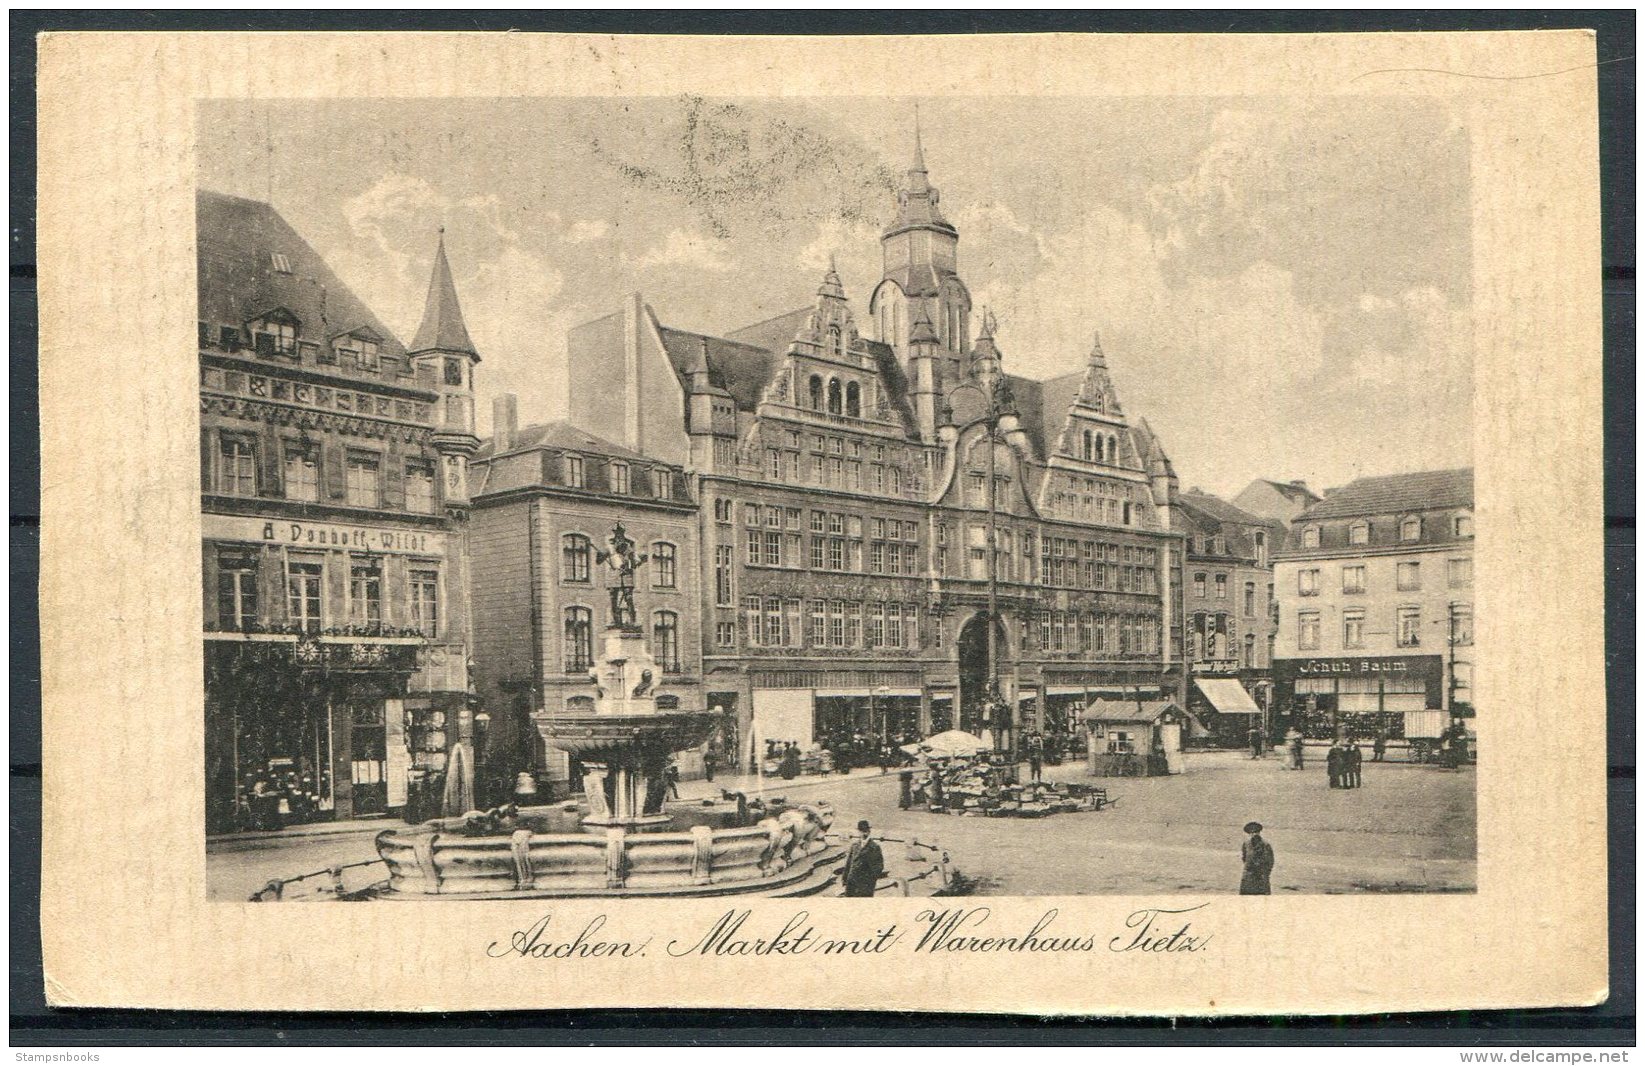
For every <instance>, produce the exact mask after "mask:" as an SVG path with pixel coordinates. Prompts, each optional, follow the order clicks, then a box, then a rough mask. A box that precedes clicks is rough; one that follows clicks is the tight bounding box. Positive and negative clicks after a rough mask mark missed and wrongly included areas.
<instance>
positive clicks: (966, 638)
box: [956, 611, 1005, 736]
mask: <svg viewBox="0 0 1645 1066" xmlns="http://www.w3.org/2000/svg"><path fill="white" fill-rule="evenodd" d="M956 643H957V650H958V654H959V675H960V720H959V728H961V729H963V730H965V731H966V732H967V733H974V734H976V735H978V736H981V735H982V731H983V729H984V728H986V723H984V721H983V703H984V701H985V700H986V699H987V698H988V682H989V679H990V678H991V677H992V676H993V669H992V663H991V662H990V661H989V658H988V612H987V611H978V612H977V613H976V614H974V615H972V616H971V619H970V620H969V621H968V622H966V623H965V625H964V626H963V627H961V629H960V639H959V640H958V641H957V642H956ZM1004 654H1005V627H1004V626H1002V625H1001V624H1000V623H999V622H998V621H997V620H996V621H995V623H994V655H995V657H996V658H998V657H1000V656H1003V655H1004ZM996 729H997V727H996Z"/></svg>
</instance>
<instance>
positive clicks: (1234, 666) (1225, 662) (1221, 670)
mask: <svg viewBox="0 0 1645 1066" xmlns="http://www.w3.org/2000/svg"><path fill="white" fill-rule="evenodd" d="M1194 673H1196V674H1237V673H1239V660H1238V659H1196V660H1194Z"/></svg>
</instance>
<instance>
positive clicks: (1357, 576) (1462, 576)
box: [1195, 557, 1474, 596]
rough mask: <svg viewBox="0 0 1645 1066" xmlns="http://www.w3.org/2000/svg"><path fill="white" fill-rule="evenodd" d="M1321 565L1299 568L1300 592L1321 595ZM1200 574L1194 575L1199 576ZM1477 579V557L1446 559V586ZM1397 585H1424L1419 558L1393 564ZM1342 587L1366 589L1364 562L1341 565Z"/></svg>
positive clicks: (1405, 587) (1414, 588)
mask: <svg viewBox="0 0 1645 1066" xmlns="http://www.w3.org/2000/svg"><path fill="white" fill-rule="evenodd" d="M1319 575H1320V572H1319V569H1318V568H1316V567H1310V568H1309V569H1306V570H1298V571H1297V595H1298V596H1318V595H1319V590H1320V583H1319ZM1200 576H1201V575H1195V577H1196V580H1197V579H1198V577H1200ZM1473 583H1474V560H1473V559H1472V558H1469V557H1463V558H1460V559H1447V560H1445V584H1446V587H1447V588H1453V589H1457V588H1468V587H1469V586H1471V585H1473ZM1394 587H1395V588H1396V589H1398V590H1399V591H1400V592H1416V591H1419V590H1420V589H1421V588H1422V563H1421V562H1420V561H1415V560H1412V561H1407V562H1397V563H1395V564H1394ZM1342 591H1343V592H1344V593H1346V594H1350V595H1352V594H1356V593H1361V592H1364V591H1365V564H1364V563H1347V564H1344V565H1343V567H1342Z"/></svg>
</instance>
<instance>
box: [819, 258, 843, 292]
mask: <svg viewBox="0 0 1645 1066" xmlns="http://www.w3.org/2000/svg"><path fill="white" fill-rule="evenodd" d="M817 295H818V296H827V297H830V298H832V299H835V300H843V299H845V286H844V285H842V284H840V272H839V271H838V270H836V269H835V268H834V254H833V253H832V252H830V253H829V255H828V273H826V274H824V275H823V280H822V286H821V287H820V288H818V289H817Z"/></svg>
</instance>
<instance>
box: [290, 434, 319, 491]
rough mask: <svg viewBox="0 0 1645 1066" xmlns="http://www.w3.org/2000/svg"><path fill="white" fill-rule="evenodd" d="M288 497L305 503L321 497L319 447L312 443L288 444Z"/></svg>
mask: <svg viewBox="0 0 1645 1066" xmlns="http://www.w3.org/2000/svg"><path fill="white" fill-rule="evenodd" d="M286 499H288V500H300V501H302V502H303V503H315V502H317V501H318V500H319V499H320V456H319V449H318V448H316V447H315V446H314V445H312V444H306V443H300V442H292V443H288V444H287V445H286Z"/></svg>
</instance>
